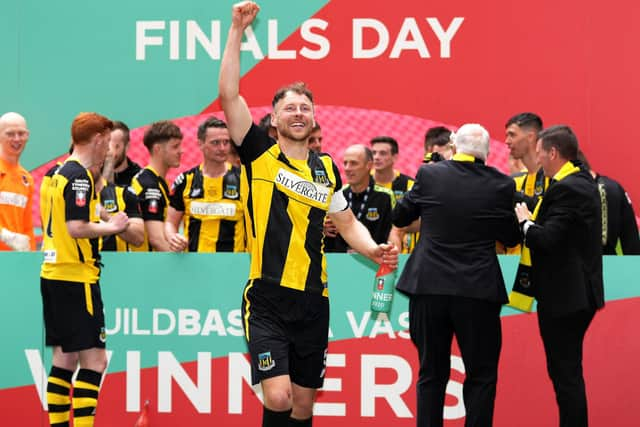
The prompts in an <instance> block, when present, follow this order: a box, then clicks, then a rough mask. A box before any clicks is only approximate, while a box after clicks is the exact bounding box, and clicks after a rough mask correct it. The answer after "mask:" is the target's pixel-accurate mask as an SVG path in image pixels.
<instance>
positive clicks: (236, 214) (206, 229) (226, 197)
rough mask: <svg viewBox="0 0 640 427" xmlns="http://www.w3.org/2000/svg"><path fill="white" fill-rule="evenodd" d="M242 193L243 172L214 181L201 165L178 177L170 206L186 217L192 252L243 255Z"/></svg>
mask: <svg viewBox="0 0 640 427" xmlns="http://www.w3.org/2000/svg"><path fill="white" fill-rule="evenodd" d="M240 196H241V192H240V169H239V168H237V167H234V166H232V165H230V164H229V165H227V172H226V173H225V174H224V175H223V176H220V177H216V178H212V177H208V176H205V175H204V174H203V173H202V165H200V166H196V167H194V168H192V169H189V170H188V171H186V172H183V173H181V174H180V175H178V176H177V177H176V179H175V181H174V182H173V187H172V189H171V195H170V196H169V203H170V205H171V207H173V208H174V209H175V210H177V211H178V212H183V213H184V230H185V237H186V238H187V240H188V241H189V246H188V250H189V252H243V251H244V250H245V249H246V234H245V229H244V208H243V206H242V200H241V197H240Z"/></svg>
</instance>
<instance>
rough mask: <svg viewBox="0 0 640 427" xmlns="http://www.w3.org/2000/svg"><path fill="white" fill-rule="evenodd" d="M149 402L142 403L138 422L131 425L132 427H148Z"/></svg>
mask: <svg viewBox="0 0 640 427" xmlns="http://www.w3.org/2000/svg"><path fill="white" fill-rule="evenodd" d="M149 426H150V424H149V401H148V400H147V401H146V402H144V407H143V408H142V412H140V416H139V417H138V421H136V423H135V424H134V425H133V427H149Z"/></svg>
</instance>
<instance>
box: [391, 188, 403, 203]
mask: <svg viewBox="0 0 640 427" xmlns="http://www.w3.org/2000/svg"><path fill="white" fill-rule="evenodd" d="M393 196H394V197H395V198H396V202H398V201H400V200H402V198H403V197H404V191H402V190H395V191H394V192H393Z"/></svg>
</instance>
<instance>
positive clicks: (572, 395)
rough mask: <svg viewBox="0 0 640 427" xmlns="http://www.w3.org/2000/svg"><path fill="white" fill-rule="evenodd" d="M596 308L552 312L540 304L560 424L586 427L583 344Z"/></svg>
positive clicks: (568, 426)
mask: <svg viewBox="0 0 640 427" xmlns="http://www.w3.org/2000/svg"><path fill="white" fill-rule="evenodd" d="M594 314H595V311H594V310H586V311H578V312H575V313H571V314H568V315H562V316H550V315H548V314H547V313H545V311H544V307H540V306H539V307H538V326H539V327H540V336H541V337H542V343H543V344H544V352H545V355H546V358H547V372H548V373H549V377H550V378H551V382H552V383H553V389H554V391H555V393H556V402H557V403H558V408H559V410H560V427H586V426H588V425H589V420H588V415H587V395H586V391H585V385H584V378H583V376H582V344H583V341H584V336H585V333H586V332H587V328H589V324H590V323H591V320H592V319H593V316H594Z"/></svg>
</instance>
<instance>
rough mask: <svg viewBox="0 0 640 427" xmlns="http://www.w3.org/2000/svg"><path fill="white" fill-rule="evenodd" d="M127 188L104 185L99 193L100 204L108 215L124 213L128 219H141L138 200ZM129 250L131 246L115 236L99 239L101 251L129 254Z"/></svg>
mask: <svg viewBox="0 0 640 427" xmlns="http://www.w3.org/2000/svg"><path fill="white" fill-rule="evenodd" d="M129 188H130V187H126V188H125V187H121V186H119V185H115V184H108V183H105V186H104V187H103V188H102V190H101V191H100V204H101V205H102V207H104V209H105V210H106V211H107V212H108V213H109V215H115V214H116V213H118V212H125V213H126V214H127V216H128V217H129V218H141V217H142V215H141V213H140V208H139V207H138V198H137V197H136V195H135V194H134V193H133V190H130V189H129ZM131 248H132V246H131V247H130V245H129V243H127V242H126V241H125V240H124V239H123V238H122V237H120V236H118V235H117V234H113V235H111V236H104V237H102V239H101V247H100V250H101V251H117V252H129V251H130V250H131Z"/></svg>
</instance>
